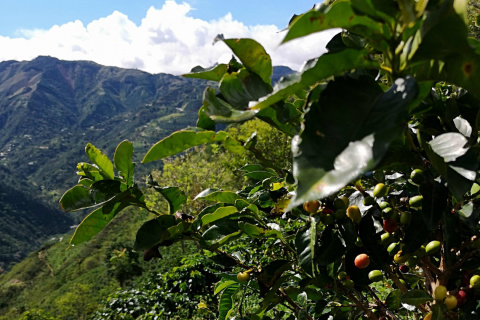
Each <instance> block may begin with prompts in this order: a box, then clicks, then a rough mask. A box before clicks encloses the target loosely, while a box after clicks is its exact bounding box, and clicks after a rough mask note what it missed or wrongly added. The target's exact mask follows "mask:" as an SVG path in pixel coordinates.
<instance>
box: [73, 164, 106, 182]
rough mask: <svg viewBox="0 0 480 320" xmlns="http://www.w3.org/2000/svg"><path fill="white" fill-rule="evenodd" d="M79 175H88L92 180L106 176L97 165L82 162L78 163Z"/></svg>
mask: <svg viewBox="0 0 480 320" xmlns="http://www.w3.org/2000/svg"><path fill="white" fill-rule="evenodd" d="M77 175H79V176H80V177H86V178H88V179H90V180H92V181H100V180H103V179H105V177H104V176H103V175H102V174H101V173H100V169H98V167H97V166H96V165H93V164H90V163H86V162H80V163H79V164H77Z"/></svg>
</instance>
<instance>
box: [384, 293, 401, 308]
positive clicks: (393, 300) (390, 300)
mask: <svg viewBox="0 0 480 320" xmlns="http://www.w3.org/2000/svg"><path fill="white" fill-rule="evenodd" d="M401 297H402V291H401V290H400V289H397V290H393V291H392V292H390V293H389V294H388V296H387V299H385V303H386V304H387V306H388V308H389V309H390V310H397V309H399V308H400V307H401V305H402V304H401V300H400V298H401Z"/></svg>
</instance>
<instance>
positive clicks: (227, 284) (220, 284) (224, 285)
mask: <svg viewBox="0 0 480 320" xmlns="http://www.w3.org/2000/svg"><path fill="white" fill-rule="evenodd" d="M234 284H238V282H237V281H234V280H227V279H222V280H220V282H218V283H217V284H216V285H215V291H214V292H213V295H214V296H216V295H217V294H218V293H220V292H222V291H223V289H225V288H227V287H230V286H231V285H234Z"/></svg>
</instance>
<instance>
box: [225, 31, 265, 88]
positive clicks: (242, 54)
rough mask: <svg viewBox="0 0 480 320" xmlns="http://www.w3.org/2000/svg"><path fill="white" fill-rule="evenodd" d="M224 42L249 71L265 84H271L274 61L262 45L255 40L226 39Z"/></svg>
mask: <svg viewBox="0 0 480 320" xmlns="http://www.w3.org/2000/svg"><path fill="white" fill-rule="evenodd" d="M222 40H223V39H222ZM223 42H225V44H226V45H227V46H228V47H229V48H230V49H231V50H232V51H233V53H234V54H235V55H236V56H237V57H238V59H240V61H241V62H242V64H243V65H244V66H245V68H247V70H249V71H251V72H253V73H256V74H257V75H259V76H260V78H261V79H262V80H263V82H265V83H267V84H270V77H271V75H272V72H273V67H272V60H271V58H270V55H268V53H267V52H266V51H265V49H264V48H263V47H262V45H261V44H259V43H258V42H257V41H255V40H253V39H224V40H223Z"/></svg>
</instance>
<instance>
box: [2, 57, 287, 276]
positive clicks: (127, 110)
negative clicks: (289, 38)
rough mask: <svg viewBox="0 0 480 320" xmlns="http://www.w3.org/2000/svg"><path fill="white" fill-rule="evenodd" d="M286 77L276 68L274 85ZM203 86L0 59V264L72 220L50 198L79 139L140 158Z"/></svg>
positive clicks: (70, 169)
mask: <svg viewBox="0 0 480 320" xmlns="http://www.w3.org/2000/svg"><path fill="white" fill-rule="evenodd" d="M291 72H292V71H291V69H289V68H286V67H277V68H275V74H274V75H273V77H272V78H273V81H277V80H278V79H279V77H280V76H282V75H284V74H288V73H291ZM207 83H208V82H207V81H203V80H198V79H187V78H183V77H180V76H173V75H169V74H149V73H146V72H142V71H138V70H132V69H121V68H114V67H104V66H101V65H98V64H96V63H93V62H87V61H61V60H58V59H55V58H51V57H38V58H36V59H35V60H32V61H22V62H18V61H6V62H2V63H0V132H1V135H0V180H1V181H2V182H3V184H2V186H1V188H2V189H1V192H0V197H1V202H0V257H1V259H0V268H2V269H9V265H10V264H11V263H12V262H18V261H20V260H21V259H22V258H23V257H25V256H26V255H27V254H28V253H29V252H30V251H32V250H35V249H36V248H38V246H39V245H40V244H41V243H42V242H43V241H45V240H46V239H47V238H48V235H54V234H57V233H63V232H66V231H67V230H68V227H69V226H71V225H74V224H75V223H77V222H78V218H79V216H78V215H72V214H69V215H66V214H65V213H63V212H62V211H61V210H60V207H59V206H58V200H59V198H60V195H61V194H62V193H63V192H64V191H65V189H67V188H68V186H69V185H71V184H72V183H74V182H75V177H74V175H73V173H74V172H75V168H76V165H77V162H78V161H77V160H78V159H82V158H83V159H85V160H86V157H85V156H84V152H83V150H84V148H85V145H86V144H87V142H90V143H92V144H93V145H95V146H96V147H98V148H102V149H103V150H104V152H106V154H107V155H112V154H113V152H114V148H115V146H116V144H118V143H119V142H120V141H122V140H124V139H128V140H130V141H132V142H133V145H134V147H135V154H134V159H135V160H136V161H139V159H137V156H138V157H140V156H141V155H142V154H143V153H144V152H146V150H148V148H150V146H151V145H152V144H153V143H154V142H156V141H157V140H159V139H161V138H163V137H165V136H168V135H169V134H171V133H172V132H174V131H175V130H178V129H180V128H185V127H190V126H195V122H196V120H197V113H198V109H199V108H200V106H201V104H202V94H203V90H204V88H205V86H206V85H207ZM158 166H159V164H154V165H150V166H148V165H147V166H142V167H141V168H140V171H139V172H137V176H138V177H139V178H140V177H141V176H142V175H145V174H146V173H148V172H150V170H152V169H155V168H158ZM139 182H140V183H142V182H143V179H141V178H140V179H139ZM4 189H5V190H4Z"/></svg>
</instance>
